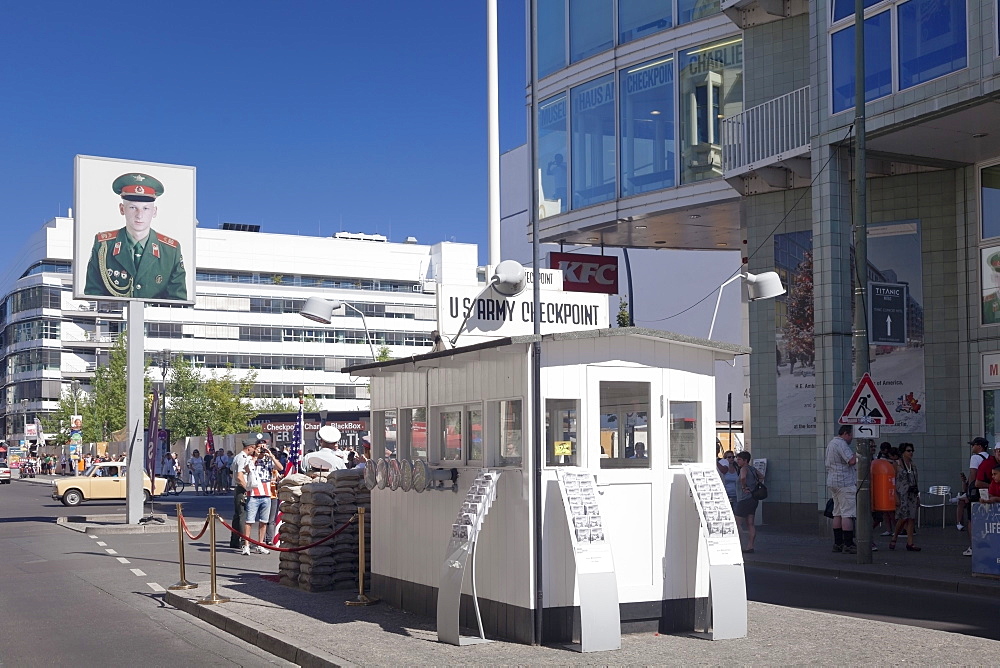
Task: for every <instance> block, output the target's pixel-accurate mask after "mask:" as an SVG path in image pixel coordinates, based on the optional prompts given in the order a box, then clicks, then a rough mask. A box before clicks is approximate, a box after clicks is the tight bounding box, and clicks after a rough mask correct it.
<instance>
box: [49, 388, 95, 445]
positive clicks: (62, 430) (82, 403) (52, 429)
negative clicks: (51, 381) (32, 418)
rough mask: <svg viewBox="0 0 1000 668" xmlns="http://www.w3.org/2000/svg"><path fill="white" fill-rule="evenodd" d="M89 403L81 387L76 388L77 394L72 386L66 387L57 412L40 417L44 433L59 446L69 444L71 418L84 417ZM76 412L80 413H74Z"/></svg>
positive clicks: (88, 398)
mask: <svg viewBox="0 0 1000 668" xmlns="http://www.w3.org/2000/svg"><path fill="white" fill-rule="evenodd" d="M74 397H75V402H74ZM89 403H90V397H89V396H87V393H86V392H84V391H83V390H82V389H80V388H79V387H77V388H76V391H75V392H74V390H73V387H72V386H70V387H64V388H63V391H62V396H61V397H60V398H59V405H58V407H57V408H56V410H55V411H54V412H52V413H45V414H43V415H40V416H39V418H40V419H41V421H42V431H44V432H45V435H46V436H47V437H48V438H51V439H54V440H55V441H56V443H57V444H63V443H67V442H68V441H69V429H70V424H71V416H73V415H83V412H82V411H83V410H84V409H86V408H87V406H88V405H89ZM74 410H76V411H80V412H76V413H74V412H73V411H74Z"/></svg>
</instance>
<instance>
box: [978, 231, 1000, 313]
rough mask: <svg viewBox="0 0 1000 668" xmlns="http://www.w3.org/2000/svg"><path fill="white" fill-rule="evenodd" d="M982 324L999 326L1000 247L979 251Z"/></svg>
mask: <svg viewBox="0 0 1000 668" xmlns="http://www.w3.org/2000/svg"><path fill="white" fill-rule="evenodd" d="M979 252H980V254H981V258H982V259H981V262H980V272H981V274H982V286H983V294H982V305H983V324H984V325H1000V246H987V247H986V248H981V249H980V251H979Z"/></svg>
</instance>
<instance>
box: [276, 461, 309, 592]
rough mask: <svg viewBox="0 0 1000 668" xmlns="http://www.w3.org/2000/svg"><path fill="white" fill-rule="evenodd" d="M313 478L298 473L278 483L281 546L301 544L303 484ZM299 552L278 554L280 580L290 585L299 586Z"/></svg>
mask: <svg viewBox="0 0 1000 668" xmlns="http://www.w3.org/2000/svg"><path fill="white" fill-rule="evenodd" d="M311 480H312V478H310V477H309V476H307V475H304V474H301V473H296V474H293V475H289V476H285V477H284V478H283V479H282V480H281V482H279V483H278V503H279V505H278V510H280V511H281V526H280V527H278V535H279V536H280V537H281V547H296V546H298V545H299V528H300V526H301V523H302V519H301V515H300V514H299V506H300V503H299V499H300V498H301V496H302V485H303V484H306V483H308V482H310V481H311ZM299 574H300V568H299V553H298V552H280V553H279V554H278V576H279V579H278V581H279V582H280V583H281V584H283V585H285V586H288V587H298V586H299Z"/></svg>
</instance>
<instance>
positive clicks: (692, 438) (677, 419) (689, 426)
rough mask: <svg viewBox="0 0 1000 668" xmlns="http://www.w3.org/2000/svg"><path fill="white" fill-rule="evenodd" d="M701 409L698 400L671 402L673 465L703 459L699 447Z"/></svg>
mask: <svg viewBox="0 0 1000 668" xmlns="http://www.w3.org/2000/svg"><path fill="white" fill-rule="evenodd" d="M699 410H700V404H699V402H697V401H671V402H670V465H671V466H677V465H679V464H690V463H695V462H700V461H701V448H699V447H698V434H699V432H700V425H699V417H698V413H699Z"/></svg>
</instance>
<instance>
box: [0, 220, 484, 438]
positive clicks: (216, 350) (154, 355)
mask: <svg viewBox="0 0 1000 668" xmlns="http://www.w3.org/2000/svg"><path fill="white" fill-rule="evenodd" d="M72 247H73V220H72V219H71V218H61V217H60V218H54V219H52V220H50V221H49V222H47V223H45V225H43V226H42V228H41V229H39V230H37V231H36V232H35V233H34V234H32V235H31V236H30V237H28V239H27V240H26V242H25V244H24V246H23V248H22V249H21V250H20V251H19V252H18V253H17V254H16V256H14V257H13V258H12V260H11V261H10V263H9V264H8V265H7V268H6V272H5V274H4V275H3V276H2V278H0V294H2V295H3V308H2V317H3V329H2V333H3V334H2V336H3V338H2V347H3V357H4V365H3V388H4V392H3V394H2V418H3V420H4V431H3V433H4V435H5V436H6V438H7V439H8V440H10V439H18V438H21V434H22V432H23V427H22V426H21V425H22V424H23V422H22V420H23V418H24V416H26V417H27V419H28V420H29V422H30V421H31V420H33V418H34V417H35V416H36V415H42V414H44V413H46V412H50V411H53V410H54V409H55V408H56V406H57V403H58V401H59V398H60V396H61V393H62V390H63V388H65V387H68V386H69V385H70V384H71V383H73V382H74V381H76V382H78V383H80V387H81V388H82V389H84V390H87V389H89V382H90V379H91V378H93V374H94V371H95V369H96V368H97V367H98V366H99V365H101V364H104V363H106V361H107V351H108V349H109V348H110V347H111V346H112V344H113V343H114V341H115V339H116V338H117V337H118V336H119V335H121V334H122V333H123V332H124V330H125V314H124V313H123V309H122V304H121V303H119V302H102V301H81V300H76V299H73V296H72V295H73V291H72V274H71V271H72V269H71V265H72ZM477 252H478V251H477V247H476V245H474V244H461V243H447V242H442V243H437V244H434V245H422V244H419V243H417V240H416V239H413V238H412V237H411V238H409V239H407V241H406V242H404V243H390V242H389V241H388V240H387V239H386V238H385V237H384V236H380V235H366V234H350V233H343V232H341V233H337V234H335V235H334V236H333V237H305V236H297V235H289V234H267V233H262V232H260V231H259V229H258V228H257V227H256V226H248V225H230V224H223V226H222V227H221V229H206V228H199V229H197V248H196V254H197V257H196V266H197V274H196V299H195V301H196V303H195V305H194V306H161V305H153V304H149V305H147V307H146V309H145V322H146V337H145V349H146V356H147V358H148V359H149V360H150V362H151V367H150V369H149V373H150V377H151V379H152V380H153V381H154V382H160V381H161V380H162V377H163V374H162V366H161V364H162V360H163V359H165V358H166V359H171V358H175V357H177V356H180V355H183V356H184V357H185V358H187V359H188V360H190V361H191V362H193V363H194V365H195V366H196V367H198V368H200V369H203V370H204V372H205V373H214V372H216V371H219V372H224V371H225V370H226V369H232V371H233V373H234V374H235V375H237V376H239V375H241V374H243V373H246V372H247V371H249V370H250V369H253V370H255V371H256V373H257V378H256V383H255V385H254V390H253V393H254V396H255V397H258V398H273V397H278V398H285V399H292V398H293V397H295V396H296V393H297V392H298V391H299V390H304V391H305V393H306V394H307V395H312V396H314V397H315V398H316V399H317V400H318V401H319V403H320V406H321V407H322V408H324V409H327V410H367V409H368V386H367V383H366V382H365V381H364V380H363V379H359V378H352V377H350V376H348V375H347V374H343V373H341V372H340V369H342V368H343V367H345V366H347V365H351V364H358V363H363V362H365V361H367V360H370V359H371V357H372V348H373V347H374V348H375V349H376V350H377V349H378V348H379V347H381V346H383V345H384V346H387V347H388V348H389V351H390V354H391V355H392V356H393V357H401V356H404V355H412V354H414V353H419V352H426V351H427V350H428V349H429V347H430V345H431V343H430V333H431V331H433V330H434V329H435V327H436V325H435V322H436V309H435V288H436V285H437V284H438V283H440V282H447V283H450V284H471V285H475V284H476V281H477V273H476V266H477ZM311 296H320V297H323V298H326V299H331V300H339V301H341V302H343V303H344V304H345V305H347V307H342V308H341V309H340V310H339V311H335V312H334V321H333V322H332V323H331V324H329V325H321V324H318V323H315V322H311V321H309V320H306V319H305V318H303V317H302V316H300V315H299V310H300V309H301V307H302V304H303V303H304V301H305V300H306V299H307V298H308V297H311ZM350 307H353V308H350ZM355 309H356V310H355ZM358 311H361V312H363V313H364V315H365V317H364V319H363V318H362V317H361V316H360V315H359V314H358ZM366 324H367V332H366ZM369 344H371V345H369Z"/></svg>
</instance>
